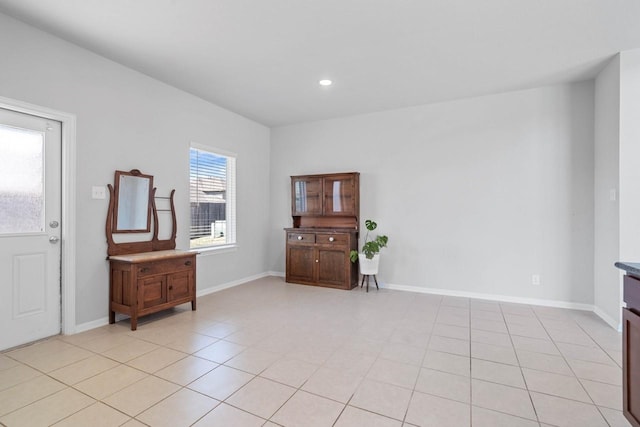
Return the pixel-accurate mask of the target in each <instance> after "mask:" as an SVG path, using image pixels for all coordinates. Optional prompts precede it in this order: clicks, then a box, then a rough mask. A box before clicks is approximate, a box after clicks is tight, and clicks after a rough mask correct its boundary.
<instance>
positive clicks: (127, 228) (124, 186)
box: [113, 169, 153, 233]
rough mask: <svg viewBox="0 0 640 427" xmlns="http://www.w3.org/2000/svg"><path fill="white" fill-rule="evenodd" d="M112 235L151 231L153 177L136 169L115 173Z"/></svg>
mask: <svg viewBox="0 0 640 427" xmlns="http://www.w3.org/2000/svg"><path fill="white" fill-rule="evenodd" d="M114 184H115V188H114V190H115V212H114V218H113V221H114V230H113V232H114V233H148V232H149V231H151V200H152V199H151V198H152V189H153V175H145V174H143V173H141V172H140V171H139V170H138V169H133V170H131V171H129V172H125V171H116V176H115V183H114Z"/></svg>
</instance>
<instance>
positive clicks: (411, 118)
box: [268, 82, 594, 304]
mask: <svg viewBox="0 0 640 427" xmlns="http://www.w3.org/2000/svg"><path fill="white" fill-rule="evenodd" d="M593 108H594V103H593V82H584V83H579V84H572V85H562V86H554V87H544V88H539V89H533V90H527V91H520V92H513V93H507V94H500V95H494V96H487V97H481V98H474V99H466V100H461V101H455V102H448V103H442V104H436V105H427V106H419V107H414V108H407V109H401V110H393V111H386V112H380V113H375V114H368V115H359V116H353V117H348V118H341V119H334V120H326V121H319V122H314V123H307V124H301V125H294V126H288V127H280V128H275V129H272V133H271V145H272V149H271V226H270V240H269V242H268V245H269V253H270V260H269V268H270V269H271V270H275V271H284V241H285V240H284V232H283V231H282V228H283V227H288V226H291V217H290V210H289V206H290V201H289V197H290V195H289V191H290V190H289V176H290V175H297V174H308V173H324V172H339V171H359V172H361V174H362V175H361V218H362V219H363V220H364V219H367V218H371V219H375V220H376V221H377V222H378V224H379V229H380V232H381V233H384V234H387V235H388V236H389V238H390V244H389V247H388V248H387V249H386V250H385V252H384V258H383V259H382V261H381V273H380V278H381V279H382V281H383V282H386V283H387V284H391V285H401V286H412V287H417V288H436V289H444V290H455V291H465V292H472V293H482V294H490V295H504V296H513V297H520V298H536V299H548V300H556V301H569V302H575V303H586V304H592V303H593V292H594V290H593V180H594V172H593V170H594V158H593V149H594V148H593ZM532 274H540V275H541V278H542V283H541V285H539V286H533V285H532V284H531V275H532Z"/></svg>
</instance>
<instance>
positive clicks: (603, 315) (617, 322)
mask: <svg viewBox="0 0 640 427" xmlns="http://www.w3.org/2000/svg"><path fill="white" fill-rule="evenodd" d="M593 312H594V313H595V314H596V315H597V316H598V317H599V318H601V319H602V320H604V321H605V322H606V323H607V324H608V325H609V326H611V327H612V328H613V329H615V330H616V331H618V332H622V324H621V323H620V320H616V319H614V318H613V317H611V316H609V315H608V314H607V313H605V312H604V311H602V310H601V309H600V307H595V306H594V307H593Z"/></svg>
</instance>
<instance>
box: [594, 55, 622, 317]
mask: <svg viewBox="0 0 640 427" xmlns="http://www.w3.org/2000/svg"><path fill="white" fill-rule="evenodd" d="M619 129H620V57H619V56H616V57H615V58H614V59H613V60H611V62H610V63H609V64H608V65H607V67H606V68H605V69H603V70H602V71H601V72H600V74H599V75H598V76H597V78H596V80H595V184H594V264H593V266H594V267H593V269H594V305H595V306H596V310H597V311H598V314H600V315H601V316H602V317H603V318H606V319H607V321H608V322H609V323H610V324H611V325H612V326H617V325H618V323H619V322H620V285H619V284H620V271H619V270H618V269H617V268H615V267H614V266H613V264H614V263H615V262H616V261H618V260H619V259H620V257H619V245H620V238H619V233H620V220H619V207H618V197H617V196H618V185H619V156H618V153H619V149H620V145H619V140H620V133H619ZM612 190H613V191H614V192H615V193H616V200H611V194H610V192H611V191H612ZM620 196H621V195H620Z"/></svg>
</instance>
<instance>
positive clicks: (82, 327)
mask: <svg viewBox="0 0 640 427" xmlns="http://www.w3.org/2000/svg"><path fill="white" fill-rule="evenodd" d="M108 324H109V316H106V317H103V318H101V319H96V320H92V321H91V322H86V323H81V324H79V325H76V328H75V331H74V333H73V334H65V335H75V334H79V333H80V332H85V331H88V330H90V329H95V328H99V327H100V326H104V325H108Z"/></svg>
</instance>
